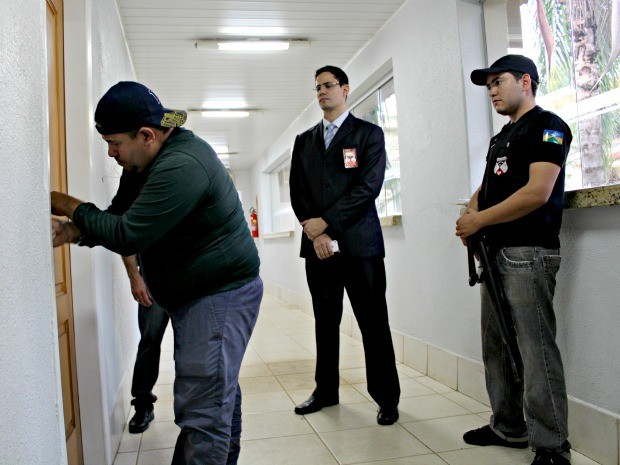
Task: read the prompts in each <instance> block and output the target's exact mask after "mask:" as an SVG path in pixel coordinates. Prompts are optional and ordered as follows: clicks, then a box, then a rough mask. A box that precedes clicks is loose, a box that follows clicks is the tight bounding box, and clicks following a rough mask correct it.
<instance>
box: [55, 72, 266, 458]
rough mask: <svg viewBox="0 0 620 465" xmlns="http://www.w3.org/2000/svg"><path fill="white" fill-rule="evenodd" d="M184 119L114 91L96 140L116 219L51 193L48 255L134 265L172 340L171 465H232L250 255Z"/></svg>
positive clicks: (153, 102)
mask: <svg viewBox="0 0 620 465" xmlns="http://www.w3.org/2000/svg"><path fill="white" fill-rule="evenodd" d="M185 119H186V114H185V112H182V111H175V110H169V109H166V108H164V107H163V106H162V104H161V103H160V102H159V100H158V99H157V97H156V96H155V94H154V93H153V92H152V91H150V90H149V89H147V88H146V87H145V86H143V85H142V84H138V83H136V82H120V83H118V84H116V85H115V86H113V87H112V88H111V89H110V90H109V91H108V92H107V93H106V94H105V95H104V96H103V97H102V99H101V100H100V101H99V104H98V105H97V109H96V112H95V122H96V128H97V131H99V133H100V134H101V135H102V137H103V139H104V140H105V141H106V142H107V143H108V155H109V156H110V157H113V158H114V159H115V160H116V161H117V162H118V164H119V165H121V166H122V167H123V168H124V169H125V172H129V173H130V174H131V175H132V177H133V180H132V181H131V185H130V187H131V189H129V191H130V192H131V193H130V194H129V197H128V198H127V199H126V200H127V202H126V207H125V208H124V209H123V211H122V213H119V214H113V213H110V212H106V211H101V210H99V209H98V208H97V207H95V205H93V204H92V203H84V202H82V201H81V200H78V199H75V198H73V197H70V196H68V195H65V194H61V193H58V192H52V196H51V202H52V213H53V214H55V215H61V216H62V215H64V216H67V217H69V218H70V219H71V220H72V221H69V222H61V221H57V220H54V221H53V225H52V226H53V229H52V231H53V238H54V246H59V245H61V244H64V243H68V242H72V243H77V244H79V245H87V246H90V247H92V246H95V245H102V246H104V247H106V248H107V249H110V250H112V251H114V252H116V253H119V254H121V255H123V256H131V255H135V254H139V255H140V264H141V267H142V272H143V274H144V278H145V280H146V284H147V285H148V288H149V290H150V291H151V292H152V293H153V297H154V298H155V300H156V301H157V302H158V303H159V304H161V305H162V306H163V307H164V308H166V309H167V310H168V312H169V314H170V318H171V320H172V326H173V329H174V346H175V370H176V379H175V382H174V410H175V421H176V423H177V424H178V425H179V426H180V427H181V433H180V435H179V438H178V440H177V443H176V448H175V451H174V457H173V461H172V463H173V465H176V464H178V465H181V464H183V465H190V464H191V465H224V464H236V463H237V457H238V455H239V448H240V434H241V418H240V416H241V409H240V408H241V392H240V389H239V383H238V377H239V369H240V367H241V361H242V358H243V354H244V352H245V349H246V347H247V344H248V341H249V339H250V335H251V333H252V330H253V328H254V324H255V323H256V318H257V316H258V310H259V306H260V301H261V298H262V293H263V286H262V281H261V279H260V277H259V276H258V271H259V258H258V252H257V250H256V246H255V245H254V242H253V240H252V238H251V236H250V231H249V228H248V226H247V222H246V220H245V217H244V215H243V210H242V207H241V202H240V201H239V196H238V194H237V190H236V189H235V186H234V184H233V182H232V180H231V178H230V176H229V175H228V173H227V171H226V169H225V168H224V166H223V165H222V163H221V162H220V161H219V159H218V158H217V155H216V153H215V152H214V151H213V149H212V148H211V147H210V146H209V144H207V143H206V142H205V141H203V140H202V139H200V138H198V137H196V136H195V135H194V134H193V133H192V132H191V131H188V130H185V129H182V128H180V127H179V126H181V125H182V124H183V123H184V122H185Z"/></svg>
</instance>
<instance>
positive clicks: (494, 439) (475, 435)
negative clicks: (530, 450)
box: [463, 425, 544, 465]
mask: <svg viewBox="0 0 620 465" xmlns="http://www.w3.org/2000/svg"><path fill="white" fill-rule="evenodd" d="M463 441H465V442H466V443H467V444H472V445H474V446H503V447H512V448H514V449H525V448H526V447H527V438H508V439H503V438H501V437H499V436H498V435H497V434H495V431H493V430H492V429H491V427H490V426H489V425H485V426H483V427H482V428H478V429H473V430H471V431H468V432H467V433H465V434H464V435H463ZM541 463H544V462H541ZM537 465H538V464H537Z"/></svg>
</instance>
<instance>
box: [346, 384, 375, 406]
mask: <svg viewBox="0 0 620 465" xmlns="http://www.w3.org/2000/svg"><path fill="white" fill-rule="evenodd" d="M351 386H353V387H354V388H355V390H356V391H357V392H359V393H360V394H361V395H363V396H364V397H365V398H366V399H368V400H369V401H371V402H372V401H373V399H372V397H371V396H370V394H369V393H368V385H367V384H366V383H359V384H352V385H351Z"/></svg>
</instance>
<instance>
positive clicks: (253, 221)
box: [250, 207, 258, 237]
mask: <svg viewBox="0 0 620 465" xmlns="http://www.w3.org/2000/svg"><path fill="white" fill-rule="evenodd" d="M250 231H252V237H258V210H256V208H254V207H252V208H250Z"/></svg>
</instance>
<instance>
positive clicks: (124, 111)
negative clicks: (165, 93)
mask: <svg viewBox="0 0 620 465" xmlns="http://www.w3.org/2000/svg"><path fill="white" fill-rule="evenodd" d="M186 120H187V112H185V111H183V110H170V109H168V108H164V106H163V105H162V104H161V102H160V101H159V99H158V98H157V95H155V93H154V92H153V91H152V90H150V89H149V88H148V87H146V86H144V85H142V84H140V83H138V82H133V81H121V82H119V83H118V84H115V85H113V86H112V87H111V88H110V90H108V91H107V92H106V93H105V95H104V96H103V97H101V100H99V103H98V104H97V109H96V110H95V127H96V128H97V131H99V134H104V135H108V134H118V133H120V132H129V131H133V130H135V129H138V128H140V127H142V126H145V125H148V124H154V125H157V126H162V127H165V128H175V127H179V126H183V124H184V123H185V121H186Z"/></svg>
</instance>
